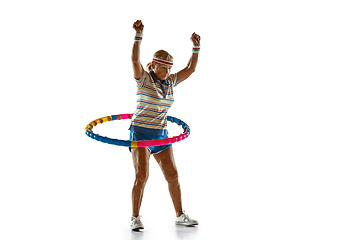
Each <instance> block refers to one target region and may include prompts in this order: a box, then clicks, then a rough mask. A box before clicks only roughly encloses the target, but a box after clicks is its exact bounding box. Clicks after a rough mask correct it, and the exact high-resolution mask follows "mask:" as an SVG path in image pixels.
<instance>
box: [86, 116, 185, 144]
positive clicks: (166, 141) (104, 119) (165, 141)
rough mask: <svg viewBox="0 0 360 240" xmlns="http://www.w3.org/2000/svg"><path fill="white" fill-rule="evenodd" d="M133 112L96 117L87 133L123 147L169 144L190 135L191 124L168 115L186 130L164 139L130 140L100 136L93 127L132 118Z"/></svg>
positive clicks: (171, 120) (88, 126)
mask: <svg viewBox="0 0 360 240" xmlns="http://www.w3.org/2000/svg"><path fill="white" fill-rule="evenodd" d="M132 116H133V114H132V113H131V114H118V115H111V116H107V117H102V118H99V119H96V120H94V121H92V122H91V123H89V124H88V125H87V126H86V128H85V134H86V135H88V136H89V137H90V138H92V139H95V140H97V141H100V142H103V143H108V144H113V145H117V146H123V147H153V146H161V145H167V144H170V143H175V142H179V141H181V140H184V139H185V138H187V137H188V136H189V135H190V128H189V126H188V125H187V124H186V123H185V122H183V121H181V120H180V119H178V118H175V117H171V116H167V121H170V122H172V123H176V124H177V125H179V126H181V127H182V128H183V130H184V132H183V133H182V134H180V135H178V136H175V137H172V138H164V139H157V140H146V141H128V140H119V139H113V138H108V137H103V136H100V135H99V134H95V133H93V131H92V129H93V127H94V126H96V125H98V124H101V123H104V122H110V121H115V120H122V119H131V118H132Z"/></svg>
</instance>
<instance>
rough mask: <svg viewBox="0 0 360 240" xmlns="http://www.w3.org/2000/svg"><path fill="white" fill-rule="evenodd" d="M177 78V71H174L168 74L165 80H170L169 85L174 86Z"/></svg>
mask: <svg viewBox="0 0 360 240" xmlns="http://www.w3.org/2000/svg"><path fill="white" fill-rule="evenodd" d="M177 79H178V75H177V73H175V74H170V76H169V77H168V79H167V80H168V81H169V82H170V84H171V85H173V86H174V87H176V85H177Z"/></svg>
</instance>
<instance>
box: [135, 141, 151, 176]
mask: <svg viewBox="0 0 360 240" xmlns="http://www.w3.org/2000/svg"><path fill="white" fill-rule="evenodd" d="M131 155H132V158H133V162H134V168H135V172H136V174H138V173H140V172H143V173H146V174H148V173H149V159H150V151H149V150H148V149H147V148H143V147H141V148H140V147H139V148H132V149H131Z"/></svg>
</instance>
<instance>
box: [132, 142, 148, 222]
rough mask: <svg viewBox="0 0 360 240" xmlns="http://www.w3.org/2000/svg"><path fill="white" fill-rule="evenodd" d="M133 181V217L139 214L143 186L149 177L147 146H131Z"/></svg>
mask: <svg viewBox="0 0 360 240" xmlns="http://www.w3.org/2000/svg"><path fill="white" fill-rule="evenodd" d="M131 154H132V158H133V162H134V168H135V182H134V187H133V190H132V207H133V217H137V216H139V212H140V207H141V201H142V198H143V194H144V188H145V185H146V182H147V180H148V177H149V159H150V151H149V150H148V149H147V148H132V149H131Z"/></svg>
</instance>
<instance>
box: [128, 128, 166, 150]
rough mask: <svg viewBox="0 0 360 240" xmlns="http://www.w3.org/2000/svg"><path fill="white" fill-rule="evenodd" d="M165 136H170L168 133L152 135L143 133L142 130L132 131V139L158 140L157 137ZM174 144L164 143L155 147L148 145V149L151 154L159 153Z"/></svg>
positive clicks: (162, 137)
mask: <svg viewBox="0 0 360 240" xmlns="http://www.w3.org/2000/svg"><path fill="white" fill-rule="evenodd" d="M164 138H168V135H167V134H164V135H150V134H146V133H141V132H133V131H130V138H129V140H130V141H142V140H156V139H164ZM171 145H172V144H168V145H162V146H154V147H146V148H147V149H149V151H150V153H151V154H156V153H159V152H161V151H164V150H165V149H167V148H169V147H171ZM129 150H130V152H131V148H129Z"/></svg>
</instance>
